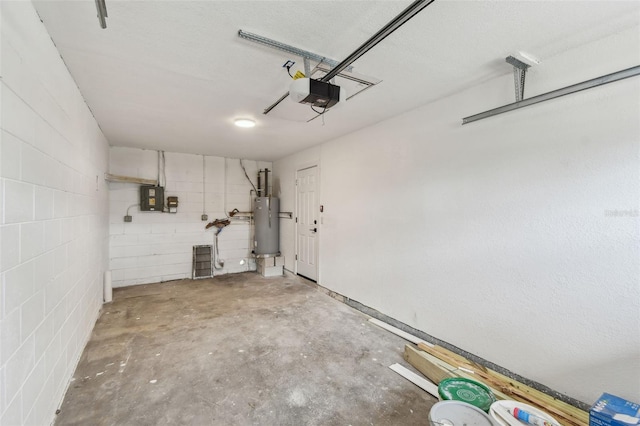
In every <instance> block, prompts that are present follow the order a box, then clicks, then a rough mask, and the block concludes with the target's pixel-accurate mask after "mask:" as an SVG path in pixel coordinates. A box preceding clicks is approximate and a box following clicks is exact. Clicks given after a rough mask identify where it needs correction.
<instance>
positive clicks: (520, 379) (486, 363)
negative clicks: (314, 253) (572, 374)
mask: <svg viewBox="0 0 640 426" xmlns="http://www.w3.org/2000/svg"><path fill="white" fill-rule="evenodd" d="M300 278H303V277H300ZM303 281H304V282H305V284H307V285H310V286H312V287H315V288H316V289H317V290H318V291H320V292H322V293H324V294H327V295H328V296H330V297H333V298H334V299H336V300H338V301H339V302H342V303H344V304H345V305H347V306H350V307H352V308H354V309H356V310H358V311H360V312H362V313H364V314H366V315H369V316H370V317H372V318H376V319H379V320H380V321H384V322H386V323H387V324H390V325H392V326H394V327H396V328H399V329H400V330H402V331H406V332H407V333H409V334H412V335H414V336H417V337H419V338H421V339H422V340H425V341H427V342H429V343H432V344H434V345H438V346H442V347H443V348H446V349H448V350H450V351H452V352H455V353H457V354H458V355H461V356H463V357H465V358H467V359H469V360H471V361H473V362H476V363H478V364H480V365H483V366H485V367H487V368H490V369H492V370H494V371H497V372H498V373H500V374H503V375H505V376H507V377H509V378H511V379H513V380H517V381H518V382H520V383H523V384H525V385H527V386H529V387H532V388H534V389H536V390H539V391H540V392H544V393H546V394H547V395H550V396H552V397H554V398H556V399H558V400H560V401H562V402H566V403H567V404H570V405H573V406H574V407H577V408H579V409H581V410H584V411H589V408H590V406H589V404H586V403H584V402H582V401H579V400H577V399H575V398H572V397H570V396H568V395H565V394H563V393H560V392H558V391H555V390H553V389H551V388H550V387H548V386H545V385H543V384H542V383H538V382H536V381H534V380H530V379H527V378H526V377H522V376H521V375H519V374H516V373H514V372H513V371H510V370H508V369H506V368H504V367H501V366H499V365H497V364H495V363H493V362H491V361H487V360H486V359H484V358H481V357H479V356H477V355H474V354H472V353H470V352H467V351H465V350H463V349H460V348H458V347H457V346H454V345H452V344H450V343H448V342H446V341H444V340H441V339H438V338H437V337H434V336H431V335H430V334H427V333H425V332H423V331H421V330H418V329H416V328H413V327H411V326H409V325H407V324H405V323H403V322H400V321H398V320H396V319H395V318H391V317H390V316H387V315H385V314H383V313H382V312H380V311H378V310H376V309H373V308H370V307H369V306H366V305H364V304H362V303H360V302H358V301H357V300H353V299H350V298H348V297H346V296H344V295H342V294H339V293H336V292H335V291H333V290H330V289H328V288H326V287H323V286H321V285H320V284H318V283H315V282H312V281H309V280H306V279H303Z"/></svg>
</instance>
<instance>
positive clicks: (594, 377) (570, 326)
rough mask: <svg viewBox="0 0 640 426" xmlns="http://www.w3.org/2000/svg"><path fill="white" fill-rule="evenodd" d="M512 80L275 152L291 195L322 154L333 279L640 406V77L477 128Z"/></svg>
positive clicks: (598, 45) (625, 61)
mask: <svg viewBox="0 0 640 426" xmlns="http://www.w3.org/2000/svg"><path fill="white" fill-rule="evenodd" d="M639 42H640V40H638V37H637V28H634V29H633V30H627V31H626V32H621V33H620V34H616V35H614V36H611V37H608V38H604V39H602V40H600V41H598V42H594V43H590V44H588V45H585V46H581V47H580V48H577V49H576V50H575V51H571V52H568V53H566V54H563V55H562V56H558V57H554V58H547V59H546V60H545V61H544V63H543V64H541V65H540V66H539V69H538V70H537V71H536V73H532V74H531V75H530V76H529V79H530V81H529V82H528V83H527V88H528V89H527V90H528V92H527V93H528V96H532V95H533V94H536V93H541V92H543V91H545V90H550V89H552V88H558V87H562V85H563V84H565V85H566V84H569V83H575V82H578V81H581V80H585V79H587V78H593V77H597V76H598V75H601V74H606V73H608V72H613V71H616V70H619V69H624V68H627V67H630V66H633V65H637V63H639V62H640V54H639V53H638V52H640V46H639ZM629 52H635V53H634V54H632V55H630V54H629ZM594 57H596V58H599V59H598V61H595V62H594V61H593V60H592V58H594ZM567 64H573V65H579V66H577V68H579V69H578V70H576V73H577V74H574V75H571V76H567V75H564V74H563V75H556V74H555V73H554V70H555V69H558V68H562V67H565V66H566V65H567ZM569 77H571V78H570V80H571V81H567V79H568V78H569ZM512 85H513V80H512V76H511V75H505V76H504V77H503V78H500V79H495V80H491V81H489V82H486V83H484V84H479V85H478V86H477V87H475V88H473V89H471V90H467V91H464V92H461V93H459V94H457V95H454V96H451V97H449V98H446V99H443V100H441V101H438V102H435V103H433V104H430V105H426V106H424V107H421V108H419V109H416V110H413V111H410V112H408V113H406V114H403V115H401V116H398V117H396V118H393V119H390V120H387V121H385V122H382V123H380V124H378V125H376V126H373V127H370V128H367V129H364V130H361V131H358V132H356V133H353V134H351V135H348V136H345V137H343V138H340V139H338V140H335V141H332V142H330V143H326V144H323V145H322V146H321V147H320V149H319V151H320V153H319V154H318V150H310V151H306V152H303V153H299V154H297V155H296V156H292V157H288V158H285V159H282V160H279V161H277V162H275V163H274V167H275V169H276V175H277V176H278V184H279V187H280V188H281V190H280V191H281V194H282V198H283V204H284V205H291V204H292V199H291V197H292V196H293V195H294V194H295V189H294V187H293V185H294V181H293V179H294V176H295V170H296V169H297V168H299V166H300V164H301V163H303V162H308V161H310V160H312V159H314V158H319V160H320V167H321V198H320V199H321V201H320V203H321V204H323V205H324V208H325V210H324V213H323V214H322V224H321V227H320V232H319V238H320V260H319V264H320V272H321V275H320V284H322V285H323V286H325V287H328V288H329V289H331V290H334V291H337V292H339V293H341V294H344V295H346V296H348V297H350V298H353V299H355V300H357V301H360V302H362V303H363V304H365V305H368V306H370V307H372V308H375V309H377V310H379V311H381V312H383V313H384V314H386V315H388V316H390V317H393V318H396V319H398V320H400V321H402V322H404V323H406V324H409V325H411V326H413V327H415V328H417V329H420V330H423V331H424V332H426V333H429V334H431V335H433V336H435V337H438V338H440V339H442V340H445V341H447V342H450V343H452V344H454V345H457V346H458V347H460V348H462V349H465V350H467V351H469V352H472V353H474V354H476V355H479V356H481V357H483V358H485V359H487V360H490V361H493V362H495V363H497V364H499V365H501V366H504V367H506V368H508V369H510V370H512V371H514V372H516V373H519V374H520V375H522V376H525V377H527V378H529V379H533V380H535V381H538V382H540V383H543V384H545V385H547V386H550V387H551V388H554V389H556V390H558V391H560V392H563V393H566V394H568V395H569V396H572V397H575V398H577V399H579V400H581V401H584V402H586V403H591V402H593V401H594V400H595V399H596V398H597V397H598V396H599V395H600V393H602V392H603V391H608V392H611V393H614V394H618V395H621V396H623V397H627V398H629V399H631V400H640V382H638V377H640V364H639V363H638V359H640V244H639V242H640V241H639V229H638V215H639V213H638V208H639V205H640V191H639V186H638V182H639V177H640V176H639V162H638V161H639V146H640V121H639V120H638V117H640V103H639V102H638V99H640V78H639V77H634V78H632V79H628V80H624V81H621V82H617V83H613V84H610V85H607V86H603V87H601V88H597V89H593V90H590V91H586V92H581V93H578V94H575V95H571V96H568V97H564V98H560V99H557V100H554V101H550V102H547V103H544V104H539V105H536V106H532V107H529V108H527V109H522V110H519V111H515V112H511V113H508V114H504V115H501V116H498V117H494V118H491V119H487V120H484V121H480V122H477V123H474V124H469V125H466V126H461V125H460V123H461V118H462V117H464V116H468V115H471V114H474V113H478V112H481V111H483V110H487V109H489V108H492V107H496V106H499V105H500V104H506V103H508V102H511V101H512V99H513V98H512V96H513V93H512V92H511V91H512ZM286 232H289V233H290V234H291V235H293V230H292V229H289V230H286V229H283V231H282V234H283V236H286V235H288V234H286ZM294 244H295V243H294V240H293V239H291V237H288V236H287V237H286V238H285V237H283V241H282V243H281V245H282V247H283V252H284V253H285V255H287V257H290V255H289V254H290V253H295V249H294ZM287 265H288V267H291V266H293V264H290V263H288V264H287Z"/></svg>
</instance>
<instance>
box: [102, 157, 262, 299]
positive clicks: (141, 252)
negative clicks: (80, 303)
mask: <svg viewBox="0 0 640 426" xmlns="http://www.w3.org/2000/svg"><path fill="white" fill-rule="evenodd" d="M165 161H166V165H165V174H166V185H165V199H166V197H168V196H177V197H178V202H179V205H178V212H177V213H175V214H173V213H160V212H141V211H140V209H139V207H138V203H139V202H140V185H138V184H130V183H113V182H111V183H109V200H110V204H109V205H110V210H109V234H110V237H109V247H110V263H109V264H110V266H109V267H110V269H111V270H112V280H113V286H114V287H122V286H129V285H136V284H145V283H154V282H162V281H170V280H176V279H182V278H191V276H192V250H193V246H194V245H202V244H208V245H210V244H213V243H214V229H215V228H210V229H209V230H205V225H206V224H207V223H208V222H212V221H213V220H215V219H225V218H226V216H225V210H226V211H227V212H229V211H231V210H233V209H238V210H239V211H241V212H246V211H249V210H250V208H251V198H250V191H251V189H252V187H251V184H250V183H249V182H248V181H247V178H246V177H245V175H244V172H243V171H242V168H241V167H240V160H239V159H231V158H229V159H225V158H222V157H212V156H205V157H204V167H203V156H202V155H194V154H180V153H173V152H166V153H165ZM109 164H110V166H109V167H110V172H111V173H112V174H116V175H123V176H131V177H140V178H147V179H157V177H158V153H157V151H150V150H141V149H136V148H122V147H111V149H110V163H109ZM243 164H244V166H245V168H246V170H247V174H248V175H249V177H250V178H251V179H252V181H253V183H254V185H257V171H258V170H259V169H264V168H269V169H271V163H270V162H256V161H249V160H243ZM203 176H204V203H203ZM161 179H162V181H163V182H165V181H164V175H163V176H161ZM225 188H226V201H225ZM225 203H226V209H225ZM203 207H204V208H203ZM127 209H129V214H130V215H132V216H133V221H132V222H129V223H125V222H124V216H125V214H126V211H127ZM203 211H204V212H205V213H206V214H207V215H208V216H209V218H208V220H207V221H204V222H203V221H202V220H201V215H202V213H203ZM252 235H253V234H252V227H251V226H250V225H249V222H248V221H246V220H232V223H231V225H229V226H227V227H226V228H224V229H223V231H222V232H221V233H220V235H219V237H218V248H219V252H220V258H221V259H223V260H224V267H223V268H222V269H221V270H217V271H215V272H214V274H215V275H222V274H227V273H237V272H244V271H248V270H251V271H255V269H256V265H255V260H254V259H253V258H252V257H251V250H252V248H251V240H250V239H251V238H252Z"/></svg>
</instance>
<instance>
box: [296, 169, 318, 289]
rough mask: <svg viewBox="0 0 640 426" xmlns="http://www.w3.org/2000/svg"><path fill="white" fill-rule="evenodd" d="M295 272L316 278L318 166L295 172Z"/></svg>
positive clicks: (312, 278) (314, 279) (315, 279)
mask: <svg viewBox="0 0 640 426" xmlns="http://www.w3.org/2000/svg"><path fill="white" fill-rule="evenodd" d="M296 199H297V203H298V205H297V210H296V238H297V243H296V272H297V273H298V275H302V276H304V277H306V278H309V279H311V280H313V281H317V280H318V230H319V229H320V228H319V223H318V167H317V166H313V167H309V168H307V169H302V170H298V172H297V174H296Z"/></svg>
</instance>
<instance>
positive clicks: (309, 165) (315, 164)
mask: <svg viewBox="0 0 640 426" xmlns="http://www.w3.org/2000/svg"><path fill="white" fill-rule="evenodd" d="M312 167H315V168H316V192H317V200H318V202H317V205H316V208H317V209H318V211H317V213H318V231H321V230H322V226H321V225H322V218H321V214H322V213H321V212H320V211H319V209H320V162H318V161H313V162H308V163H301V164H298V165H297V166H296V171H295V174H294V179H293V187H294V192H295V197H294V198H295V209H294V210H295V211H294V214H295V218H296V222H295V226H294V231H293V239H294V242H293V244H294V251H295V253H294V255H295V256H296V258H295V261H294V264H293V266H294V268H293V269H294V273H295V274H296V275H298V259H297V257H298V221H297V218H298V213H299V212H298V172H301V171H303V170H307V169H310V168H312ZM321 235H322V232H317V233H316V241H317V242H316V244H317V247H316V284H320V238H321Z"/></svg>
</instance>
